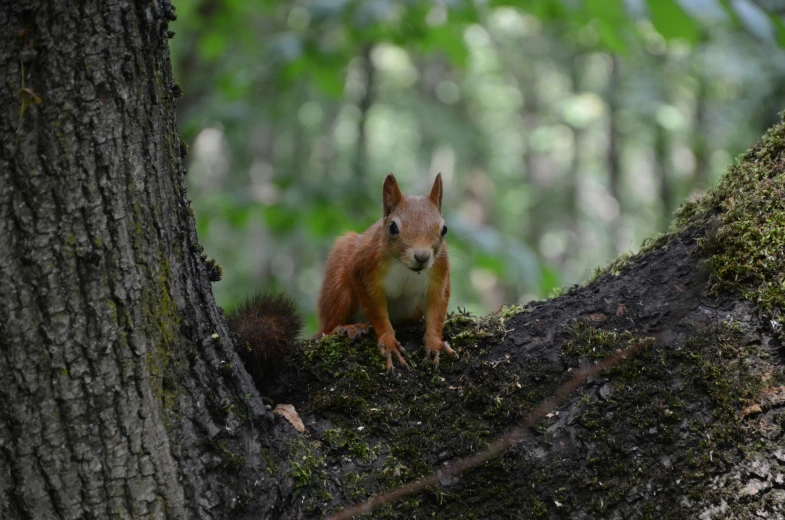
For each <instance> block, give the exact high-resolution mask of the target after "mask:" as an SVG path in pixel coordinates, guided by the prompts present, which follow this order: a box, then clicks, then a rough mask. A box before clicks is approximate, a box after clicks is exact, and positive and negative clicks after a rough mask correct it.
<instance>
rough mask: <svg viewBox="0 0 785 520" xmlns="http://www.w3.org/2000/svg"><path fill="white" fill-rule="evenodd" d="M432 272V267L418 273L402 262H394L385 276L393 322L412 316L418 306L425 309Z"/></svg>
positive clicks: (385, 290)
mask: <svg viewBox="0 0 785 520" xmlns="http://www.w3.org/2000/svg"><path fill="white" fill-rule="evenodd" d="M431 274H432V271H431V270H430V269H426V270H424V271H420V272H419V273H416V272H414V271H412V270H411V269H409V268H408V267H406V266H405V265H403V264H401V263H400V262H393V264H392V265H391V266H390V269H389V270H388V271H387V275H386V276H385V277H384V293H385V294H386V295H387V314H388V315H389V317H390V321H391V322H396V321H400V320H405V319H408V318H412V317H413V316H414V314H415V313H416V311H417V308H418V307H420V308H421V309H422V310H423V311H424V310H425V303H426V296H427V294H428V286H429V285H430V283H431Z"/></svg>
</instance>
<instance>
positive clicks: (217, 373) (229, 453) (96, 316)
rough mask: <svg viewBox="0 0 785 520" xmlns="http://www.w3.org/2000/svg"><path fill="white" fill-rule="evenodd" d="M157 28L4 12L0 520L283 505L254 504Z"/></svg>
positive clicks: (156, 21)
mask: <svg viewBox="0 0 785 520" xmlns="http://www.w3.org/2000/svg"><path fill="white" fill-rule="evenodd" d="M171 12H172V8H171V7H170V5H169V2H168V1H165V0H150V1H137V2H131V1H117V2H93V1H86V2H79V3H75V2H67V1H64V0H50V1H48V2H39V0H34V1H33V0H29V1H18V2H16V1H15V2H7V3H4V5H3V7H2V8H0V41H2V42H4V43H3V45H2V46H0V64H1V66H2V73H3V74H2V75H3V78H4V81H3V83H2V86H0V106H2V110H3V116H2V117H0V143H2V148H0V273H1V276H0V294H2V295H3V298H2V299H1V300H0V317H1V318H2V320H0V328H1V329H2V330H1V331H0V518H36V519H43V518H104V517H109V516H113V517H118V518H147V517H157V518H160V517H164V516H166V517H171V518H178V517H179V518H186V517H188V518H205V517H208V516H211V515H215V516H216V517H228V516H230V513H229V512H230V511H231V510H232V509H233V508H236V507H238V506H240V505H242V504H243V503H249V502H255V503H257V504H258V503H260V502H262V503H265V501H266V505H268V506H273V505H274V504H275V499H272V498H271V496H272V497H277V496H279V495H278V493H279V492H278V490H277V489H274V488H273V489H271V488H270V487H269V486H267V487H266V488H265V487H263V488H261V489H259V486H260V484H259V483H260V482H265V478H264V477H266V478H267V479H268V480H269V479H270V475H267V473H266V472H264V471H261V472H260V471H259V470H260V469H262V468H264V467H265V464H264V462H262V460H261V458H262V457H261V455H260V454H261V452H262V449H266V448H265V446H264V443H263V442H260V440H259V436H260V435H259V433H260V432H259V427H260V425H267V427H268V428H269V431H268V432H266V433H265V435H268V436H270V435H273V436H274V435H277V434H275V433H274V429H273V427H272V422H273V421H272V420H271V415H270V414H269V412H266V411H265V410H264V406H263V404H262V402H261V401H260V399H259V397H258V394H257V393H256V391H255V390H254V388H253V386H252V383H251V381H250V379H249V378H248V377H247V374H246V373H245V372H244V371H242V370H239V371H238V370H235V369H234V367H236V366H238V363H237V360H236V357H235V354H234V352H233V350H232V349H231V348H230V347H229V345H230V341H229V337H228V335H227V331H226V329H225V326H224V324H223V320H222V318H221V316H220V312H219V310H218V308H217V307H216V305H215V302H214V301H213V297H212V293H211V290H210V287H209V282H208V281H207V278H206V274H205V269H204V266H203V261H202V259H201V257H200V251H199V248H198V244H197V240H196V234H195V227H194V220H193V216H192V214H191V211H190V209H189V201H188V199H187V198H186V193H185V182H184V174H185V172H184V170H183V166H182V162H181V159H180V140H179V137H178V133H177V129H176V125H175V118H174V104H175V101H174V98H175V90H174V87H173V80H172V76H171V67H170V62H169V53H168V40H167V23H168V22H167V18H169V17H171V15H170V14H168V13H171ZM23 88H24V89H26V90H21V89H23ZM39 99H40V104H36V103H35V102H36V101H38V100H39ZM254 425H255V426H254ZM287 431H288V430H287ZM238 460H243V461H244V464H243V467H244V468H248V469H247V470H245V471H242V470H240V469H238V467H237V465H236V464H235V465H234V466H233V465H232V464H233V461H234V462H235V463H236V462H237V461H238ZM250 468H255V469H253V470H252V469H250ZM271 473H272V474H274V473H275V472H274V471H271ZM260 474H261V475H263V476H260ZM249 475H251V476H252V479H251V477H249ZM254 483H256V487H254ZM262 485H263V484H262ZM284 488H285V486H284Z"/></svg>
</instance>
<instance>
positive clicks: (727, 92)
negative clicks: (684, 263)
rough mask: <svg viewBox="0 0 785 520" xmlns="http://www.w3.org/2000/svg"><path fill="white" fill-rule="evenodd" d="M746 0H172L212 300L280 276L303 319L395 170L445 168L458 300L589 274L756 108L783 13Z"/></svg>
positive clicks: (767, 89) (691, 180)
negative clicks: (328, 269) (336, 248)
mask: <svg viewBox="0 0 785 520" xmlns="http://www.w3.org/2000/svg"><path fill="white" fill-rule="evenodd" d="M741 4H744V2H725V3H724V4H723V6H724V7H723V8H717V9H716V11H717V13H715V15H716V16H715V17H714V18H711V17H709V16H708V15H704V14H703V13H700V16H697V15H696V10H695V9H694V5H693V4H692V3H691V2H690V1H689V0H684V1H682V0H662V1H660V0H656V1H654V0H652V1H650V2H640V3H639V4H638V5H639V6H640V7H644V8H645V9H643V10H641V11H634V10H631V9H630V8H629V7H630V5H631V4H630V3H629V2H624V1H622V0H584V1H582V2H567V1H562V0H530V1H526V2H523V1H513V0H494V1H491V2H473V1H468V0H465V1H451V2H430V1H425V0H407V1H400V0H374V1H372V2H371V1H367V2H366V1H359V0H345V1H335V2H329V1H318V2H300V1H289V2H278V1H272V0H252V1H249V2H239V1H235V0H216V1H209V2H208V1H206V0H205V1H198V2H186V3H183V4H181V5H178V19H177V21H176V22H174V23H173V28H174V29H176V31H177V37H176V38H174V39H173V40H171V46H172V55H173V63H174V67H175V74H176V76H177V79H178V81H179V82H180V83H181V84H182V85H184V87H185V88H184V89H181V90H182V94H183V95H182V97H180V98H179V100H178V103H179V106H178V109H179V114H178V120H179V122H180V124H181V130H182V134H183V138H184V141H183V144H182V145H181V147H180V154H181V155H182V156H183V157H185V156H186V155H187V161H188V171H189V173H188V182H189V196H190V197H191V198H192V199H193V207H194V211H195V215H196V219H197V226H198V233H199V238H200V241H201V243H202V244H203V245H204V246H205V248H206V253H207V256H208V257H214V258H216V259H217V261H218V262H219V263H220V264H221V265H222V266H223V267H224V269H225V273H224V275H223V279H222V281H221V282H220V283H216V284H215V285H214V291H215V294H216V297H217V299H218V301H219V303H220V304H221V305H222V306H227V305H231V304H232V303H234V302H237V301H239V300H240V299H242V298H243V297H244V296H246V295H248V294H249V293H252V292H254V291H257V290H260V289H268V290H283V291H285V292H286V293H287V294H291V295H292V296H293V297H295V298H296V299H297V300H298V302H299V304H300V306H301V307H302V308H303V309H305V310H306V311H311V314H310V315H309V317H308V320H309V324H310V327H309V328H310V329H311V330H312V329H313V328H314V322H315V319H314V316H313V313H312V310H313V308H314V300H315V297H316V291H317V289H318V286H319V282H320V280H321V274H322V269H323V263H324V260H325V259H326V257H327V254H328V252H329V249H330V246H331V244H332V242H333V241H334V239H335V238H336V237H337V236H339V235H340V234H341V233H344V232H346V231H349V230H354V231H362V230H363V229H365V228H366V227H367V226H368V225H369V224H371V223H372V222H373V221H374V220H376V219H377V218H379V216H380V198H381V194H380V192H381V182H382V179H383V178H384V175H386V174H387V173H389V172H390V171H392V172H393V173H395V174H396V176H397V177H398V179H399V181H400V183H401V185H402V187H403V189H404V191H405V192H407V193H413V194H418V193H419V194H423V193H426V192H427V189H428V188H429V187H430V183H431V182H432V179H433V175H435V173H436V172H437V171H440V170H441V171H442V172H443V173H444V177H445V190H446V191H445V199H444V200H445V203H444V214H445V219H446V220H447V222H448V225H449V227H450V233H449V235H448V243H449V247H450V261H451V267H452V289H453V291H452V299H451V309H455V307H456V306H460V307H465V308H467V309H468V310H470V311H474V312H478V313H484V312H487V311H488V310H492V309H497V308H499V306H500V305H501V304H503V303H516V302H525V301H528V300H530V299H532V298H543V297H546V296H547V295H549V294H555V292H554V291H555V290H556V289H557V288H559V287H562V286H569V285H571V284H574V283H578V282H580V281H582V280H584V279H586V278H588V276H589V275H590V269H591V268H592V267H594V266H596V265H604V264H606V263H607V262H608V261H609V260H610V259H611V258H613V257H614V256H616V255H617V254H618V253H619V252H620V251H621V250H626V249H628V248H629V247H631V246H635V245H637V244H639V243H640V242H641V240H642V239H643V238H644V237H646V236H649V235H651V234H652V233H654V232H656V231H657V230H658V229H660V230H662V229H663V225H666V224H667V221H668V219H669V215H670V212H671V210H672V209H674V208H673V207H674V206H675V205H676V204H677V203H678V201H680V200H682V199H683V198H685V197H687V196H688V195H689V194H690V193H692V192H693V191H695V190H700V189H702V188H703V187H705V185H706V183H707V182H708V181H710V180H711V178H713V177H714V176H715V175H716V174H718V173H719V171H720V168H721V167H722V166H723V165H724V164H723V163H724V162H725V161H726V160H727V158H728V157H731V156H732V155H733V154H735V153H737V152H738V151H740V150H742V149H743V148H744V147H746V146H747V145H748V143H749V142H750V141H751V139H752V138H754V137H757V135H760V132H761V130H762V128H763V127H765V126H767V125H768V124H769V121H768V119H767V114H770V113H771V112H772V111H773V108H772V107H773V104H774V103H776V102H777V100H778V99H780V98H781V95H780V94H781V93H778V89H780V87H779V85H781V84H783V83H784V81H783V78H784V77H785V65H783V60H782V52H781V51H780V50H779V49H777V48H775V47H772V46H770V42H771V41H772V40H773V39H774V38H779V40H780V41H785V36H783V35H785V29H783V24H782V20H781V18H780V17H779V15H776V14H766V13H764V15H765V16H763V17H762V18H761V17H760V16H759V17H758V19H757V22H755V23H751V22H750V20H751V19H750V17H749V16H742V15H741V14H740V13H741V11H739V5H741ZM745 5H746V4H745ZM745 9H746V11H744V12H750V9H749V6H746V7H745ZM753 9H758V8H754V7H753ZM758 10H759V11H760V9H758ZM737 11H738V12H737ZM760 12H763V11H760ZM761 20H763V22H765V24H764V25H762V24H761V23H762V22H761ZM756 24H757V25H756ZM174 26H176V27H174ZM766 31H768V32H769V33H770V37H768V36H766V34H767V32H766ZM760 41H763V42H764V45H769V46H768V47H766V46H764V45H761V43H760ZM611 53H616V54H619V55H621V56H622V57H621V58H620V59H617V61H616V62H613V61H612V59H611V58H612V54H611ZM614 63H616V65H614ZM614 67H615V68H614ZM614 74H615V75H616V76H618V81H616V82H615V83H614V80H613V77H614V76H613V75H614ZM742 92H743V93H744V95H743V96H742V95H740V93H742ZM178 93H179V92H178ZM780 108H781V107H779V106H777V107H776V109H780ZM699 109H700V110H699ZM701 111H702V112H701ZM700 113H702V114H703V115H701V116H700V117H698V116H699V115H700ZM611 120H613V121H614V122H615V124H616V127H617V130H616V144H617V149H618V155H619V161H620V163H621V172H620V175H619V178H618V180H617V181H612V180H611V178H610V175H609V168H610V166H609V164H608V163H609V159H608V146H609V142H610V140H611V137H610V134H609V133H608V131H609V127H610V122H611ZM655 129H660V134H657V133H656V132H655ZM657 135H661V136H664V138H663V139H664V142H658V141H657V137H656V136H657ZM186 141H187V142H188V143H189V145H190V146H189V145H186V144H185V142H186ZM189 152H190V153H189ZM657 154H659V155H657ZM658 161H659V164H660V166H658ZM613 182H616V185H615V186H614V185H613ZM668 194H670V195H668ZM666 196H669V197H670V200H661V199H662V198H663V197H666ZM621 267H622V263H617V264H616V265H615V266H612V267H611V271H613V270H614V269H618V268H621ZM215 277H216V276H214V278H215Z"/></svg>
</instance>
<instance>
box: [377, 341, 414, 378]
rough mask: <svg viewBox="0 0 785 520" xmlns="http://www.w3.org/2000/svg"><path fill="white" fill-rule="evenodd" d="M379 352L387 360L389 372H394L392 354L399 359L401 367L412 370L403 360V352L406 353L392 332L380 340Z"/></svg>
mask: <svg viewBox="0 0 785 520" xmlns="http://www.w3.org/2000/svg"><path fill="white" fill-rule="evenodd" d="M379 352H380V353H381V355H382V357H384V359H385V363H386V365H387V371H388V372H392V371H393V363H392V354H395V356H396V357H397V358H398V363H400V364H401V366H403V367H406V368H407V369H409V370H411V368H410V367H409V365H408V364H407V363H406V360H405V359H403V356H402V355H401V353H402V352H406V351H405V350H404V348H403V347H402V346H401V344H400V343H398V340H397V339H395V335H394V334H393V333H392V332H390V333H387V334H384V335H383V336H381V337H380V338H379Z"/></svg>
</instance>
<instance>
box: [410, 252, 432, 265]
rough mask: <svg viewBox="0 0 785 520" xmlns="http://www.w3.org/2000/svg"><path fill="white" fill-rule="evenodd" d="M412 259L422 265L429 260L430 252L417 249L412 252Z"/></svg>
mask: <svg viewBox="0 0 785 520" xmlns="http://www.w3.org/2000/svg"><path fill="white" fill-rule="evenodd" d="M414 259H415V260H417V261H418V262H420V263H421V264H424V263H425V262H427V261H428V260H430V259H431V252H430V251H429V250H427V249H419V250H417V251H415V252H414Z"/></svg>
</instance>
